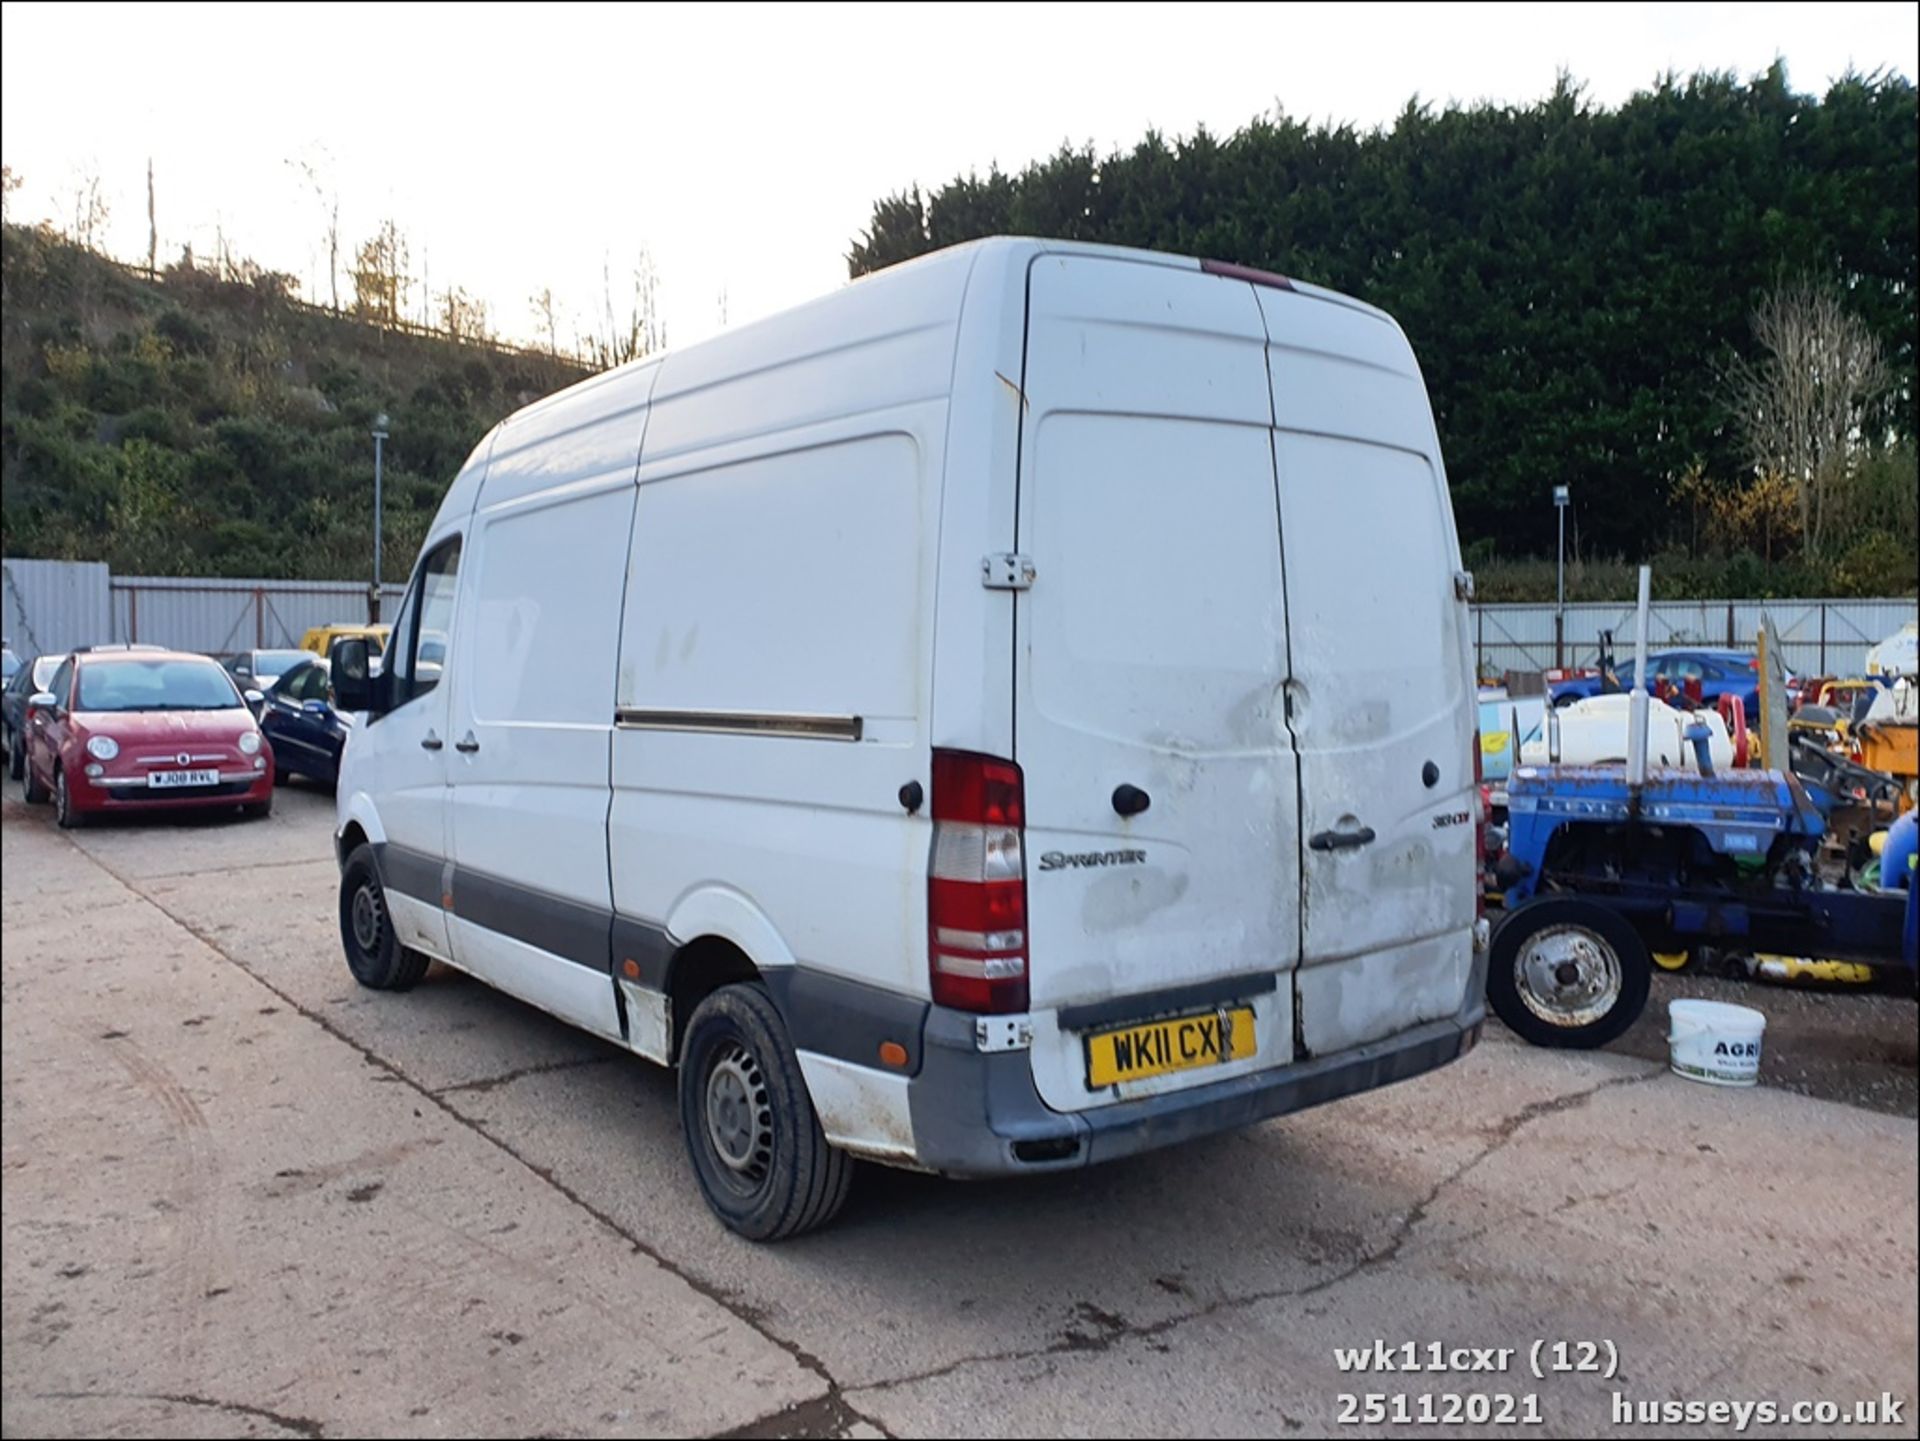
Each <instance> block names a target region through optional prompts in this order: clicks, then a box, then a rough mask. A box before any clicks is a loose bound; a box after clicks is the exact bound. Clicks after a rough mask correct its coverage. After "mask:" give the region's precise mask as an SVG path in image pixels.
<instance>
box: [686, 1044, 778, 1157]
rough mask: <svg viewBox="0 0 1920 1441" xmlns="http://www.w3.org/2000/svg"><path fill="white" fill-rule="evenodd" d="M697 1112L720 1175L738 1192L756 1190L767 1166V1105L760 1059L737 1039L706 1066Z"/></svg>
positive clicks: (770, 1121)
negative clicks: (703, 1086)
mask: <svg viewBox="0 0 1920 1441" xmlns="http://www.w3.org/2000/svg"><path fill="white" fill-rule="evenodd" d="M701 1112H702V1117H703V1119H704V1121H705V1124H706V1128H707V1144H708V1146H709V1147H710V1148H711V1149H712V1151H713V1154H714V1156H715V1157H716V1158H717V1159H718V1160H719V1162H720V1164H721V1167H722V1168H723V1170H722V1176H723V1178H724V1179H725V1180H726V1181H727V1182H728V1183H729V1184H730V1185H731V1186H733V1187H734V1188H735V1189H737V1190H739V1191H741V1192H743V1193H751V1192H753V1191H756V1190H758V1189H759V1187H760V1184H761V1182H763V1181H765V1180H766V1178H767V1173H768V1172H769V1171H770V1170H771V1169H772V1166H773V1106H772V1103H771V1101H770V1099H769V1097H768V1095H767V1083H766V1077H765V1076H764V1075H763V1074H762V1072H761V1070H760V1062H759V1061H758V1060H756V1059H755V1057H754V1055H753V1053H752V1052H751V1051H749V1050H748V1049H747V1048H746V1047H745V1046H743V1045H741V1044H740V1043H739V1042H738V1041H731V1042H728V1043H727V1044H726V1045H725V1046H724V1047H723V1048H722V1049H721V1050H720V1052H719V1054H718V1055H717V1056H716V1057H715V1058H714V1061H713V1063H712V1064H711V1065H710V1066H709V1067H708V1068H707V1083H706V1086H705V1088H704V1097H703V1105H702V1107H701Z"/></svg>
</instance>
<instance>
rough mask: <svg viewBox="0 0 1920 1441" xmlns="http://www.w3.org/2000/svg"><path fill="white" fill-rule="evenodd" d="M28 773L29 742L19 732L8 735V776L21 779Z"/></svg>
mask: <svg viewBox="0 0 1920 1441" xmlns="http://www.w3.org/2000/svg"><path fill="white" fill-rule="evenodd" d="M26 773H27V743H26V742H25V741H23V740H22V739H21V738H20V736H19V734H18V733H9V734H8V736H7V778H8V779H9V780H16V781H17V780H19V779H20V778H21V777H22V776H24V775H25V774H26Z"/></svg>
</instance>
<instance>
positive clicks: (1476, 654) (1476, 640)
mask: <svg viewBox="0 0 1920 1441" xmlns="http://www.w3.org/2000/svg"><path fill="white" fill-rule="evenodd" d="M1486 673H1487V613H1486V612H1485V611H1484V610H1482V609H1480V607H1479V606H1477V605H1476V606H1475V607H1474V608H1473V678H1474V681H1475V683H1476V684H1477V683H1478V682H1479V679H1480V677H1481V676H1483V675H1485V674H1486Z"/></svg>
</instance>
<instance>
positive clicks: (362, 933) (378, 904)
mask: <svg viewBox="0 0 1920 1441" xmlns="http://www.w3.org/2000/svg"><path fill="white" fill-rule="evenodd" d="M385 922H386V904H385V903H384V902H383V901H382V900H381V899H380V887H379V886H377V885H375V884H374V883H373V882H372V881H371V880H367V881H362V882H361V883H360V888H359V889H358V890H356V891H355V892H354V893H353V940H354V944H355V945H357V946H359V947H360V949H361V950H362V951H364V952H366V953H367V954H368V955H373V954H374V953H375V952H376V951H378V950H379V949H380V933H381V930H382V928H383V926H384V924H385Z"/></svg>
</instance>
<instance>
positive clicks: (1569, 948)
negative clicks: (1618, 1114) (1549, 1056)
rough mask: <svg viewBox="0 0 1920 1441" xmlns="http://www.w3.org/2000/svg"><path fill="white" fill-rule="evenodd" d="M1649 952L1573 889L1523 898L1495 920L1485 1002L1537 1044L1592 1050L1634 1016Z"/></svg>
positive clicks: (1643, 1001)
mask: <svg viewBox="0 0 1920 1441" xmlns="http://www.w3.org/2000/svg"><path fill="white" fill-rule="evenodd" d="M1652 977H1653V958H1652V955H1651V954H1650V953H1649V951H1648V950H1647V944H1646V942H1645V941H1643V940H1641V939H1640V933H1639V932H1638V931H1636V930H1634V928H1633V927H1632V926H1631V925H1629V924H1628V923H1627V922H1626V921H1625V920H1623V919H1622V918H1621V917H1620V916H1619V915H1618V914H1616V913H1615V912H1613V911H1610V910H1608V909H1607V908H1606V907H1605V906H1601V905H1596V904H1594V903H1593V902H1592V901H1587V900H1581V899H1579V898H1578V897H1573V896H1548V897H1546V898H1544V899H1541V900H1536V901H1529V902H1528V903H1527V904H1526V905H1524V906H1522V907H1520V908H1519V909H1518V910H1516V911H1512V912H1510V913H1508V915H1507V916H1506V917H1505V918H1504V919H1503V920H1502V921H1501V922H1500V928H1499V929H1498V930H1496V931H1495V932H1494V933H1493V944H1492V949H1491V951H1490V952H1489V954H1488V957H1487V1003H1488V1004H1489V1005H1491V1006H1492V1007H1493V1009H1494V1013H1495V1014H1496V1015H1498V1016H1499V1017H1500V1019H1501V1020H1503V1021H1505V1022H1506V1023H1507V1026H1508V1028H1509V1029H1510V1030H1512V1031H1513V1032H1514V1033H1515V1034H1517V1035H1518V1036H1520V1038H1521V1039H1523V1040H1526V1041H1530V1042H1532V1043H1533V1044H1534V1045H1536V1046H1556V1047H1566V1048H1569V1049H1573V1050H1591V1049H1593V1048H1594V1047H1595V1046H1604V1045H1606V1043H1607V1042H1608V1041H1611V1040H1613V1039H1615V1038H1616V1037H1617V1036H1619V1035H1620V1034H1621V1032H1623V1031H1625V1030H1626V1029H1627V1027H1629V1026H1631V1025H1632V1024H1633V1023H1634V1022H1635V1021H1637V1020H1638V1019H1640V1013H1641V1011H1643V1010H1645V1009H1646V1005H1647V989H1648V987H1649V985H1650V984H1651V982H1652Z"/></svg>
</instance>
